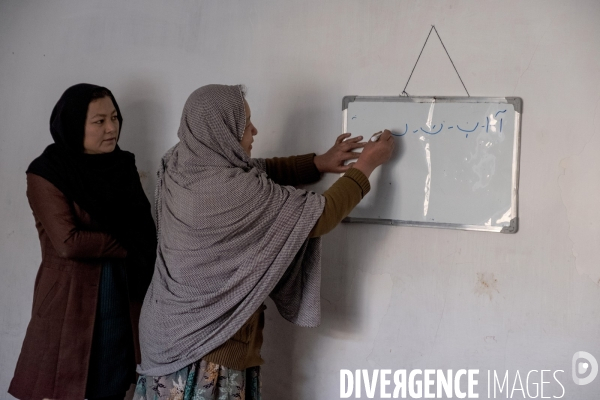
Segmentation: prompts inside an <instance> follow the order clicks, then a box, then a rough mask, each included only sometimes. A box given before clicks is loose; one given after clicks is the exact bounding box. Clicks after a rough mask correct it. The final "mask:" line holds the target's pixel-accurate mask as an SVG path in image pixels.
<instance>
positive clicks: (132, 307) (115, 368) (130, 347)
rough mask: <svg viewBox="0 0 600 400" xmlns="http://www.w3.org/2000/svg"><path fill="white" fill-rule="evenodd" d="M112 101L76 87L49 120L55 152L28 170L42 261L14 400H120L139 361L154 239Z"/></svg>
mask: <svg viewBox="0 0 600 400" xmlns="http://www.w3.org/2000/svg"><path fill="white" fill-rule="evenodd" d="M122 121H123V119H122V117H121V112H120V110H119V106H118V105H117V102H116V101H115V98H114V96H113V95H112V93H111V92H110V91H109V90H108V89H106V88H104V87H100V86H95V85H89V84H79V85H75V86H72V87H70V88H69V89H67V90H66V91H65V93H64V94H63V95H62V97H61V98H60V100H59V101H58V103H57V104H56V106H55V107H54V110H53V111H52V116H51V117H50V131H51V133H52V138H53V139H54V144H51V145H50V146H48V147H47V148H46V149H45V150H44V152H43V153H42V155H41V156H39V157H38V158H36V159H35V160H34V161H33V162H32V163H31V165H30V166H29V168H28V169H27V198H28V200H29V204H30V206H31V209H32V211H33V216H34V218H35V223H36V228H37V230H38V234H39V238H40V244H41V250H42V262H41V265H40V268H39V271H38V274H37V277H36V281H35V287H34V294H33V310H32V316H31V321H30V323H29V326H28V328H27V333H26V335H25V340H24V342H23V347H22V350H21V355H20V357H19V360H18V363H17V367H16V371H15V376H14V378H13V380H12V382H11V385H10V388H9V393H11V394H12V395H13V396H15V397H17V398H19V399H43V398H48V399H84V398H88V399H99V398H102V399H113V398H115V399H117V398H118V399H122V398H123V396H124V394H125V391H126V390H127V389H128V388H129V385H130V383H132V382H134V381H135V365H136V362H139V350H138V349H139V345H138V339H137V321H138V318H139V309H140V307H141V302H142V301H143V297H144V294H145V292H146V289H147V287H148V284H149V282H150V280H151V277H152V271H153V268H154V260H155V257H156V230H155V227H154V221H153V220H152V216H151V212H150V203H149V202H148V199H147V198H146V195H145V194H144V192H143V189H142V186H141V183H140V179H139V175H138V173H137V169H136V166H135V158H134V156H133V154H132V153H129V152H127V151H123V150H121V149H120V148H119V146H117V141H118V139H119V134H120V131H121V126H122Z"/></svg>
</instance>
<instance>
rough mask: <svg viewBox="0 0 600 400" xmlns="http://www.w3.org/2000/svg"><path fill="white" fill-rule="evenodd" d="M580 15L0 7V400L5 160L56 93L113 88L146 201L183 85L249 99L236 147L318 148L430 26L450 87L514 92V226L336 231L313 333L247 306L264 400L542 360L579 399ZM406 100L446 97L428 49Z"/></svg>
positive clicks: (282, 6) (259, 151) (8, 360)
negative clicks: (388, 378) (356, 372)
mask: <svg viewBox="0 0 600 400" xmlns="http://www.w3.org/2000/svg"><path fill="white" fill-rule="evenodd" d="M599 19H600V2H598V0H587V1H585V0H577V1H569V2H565V1H549V0H536V1H519V0H510V1H480V0H470V1H460V0H448V1H434V0H423V1H416V0H411V1H400V0H395V1H376V2H375V1H357V0H356V1H342V0H337V1H327V2H324V1H316V0H311V1H306V0H304V1H282V0H272V1H229V0H227V1H212V2H209V1H193V0H173V1H159V0H143V1H142V0H132V1H126V2H125V1H118V0H110V1H108V0H103V1H85V2H82V1H79V0H62V1H43V2H41V1H25V0H10V1H9V0H3V1H2V2H0V221H1V222H0V257H1V258H0V263H1V264H0V274H1V278H0V399H9V398H11V397H10V396H9V395H8V394H6V393H4V392H5V390H6V389H7V387H8V384H9V382H10V379H11V378H12V373H13V370H14V366H15V363H16V360H17V357H18V355H19V351H20V346H21V343H22V340H23V336H24V333H25V329H26V327H27V323H28V320H29V315H30V309H31V301H32V290H33V283H34V278H35V274H36V271H37V268H38V265H39V261H40V250H39V244H38V239H37V233H36V230H35V228H34V223H33V218H32V216H31V212H30V209H29V206H28V204H27V199H26V197H25V169H26V168H27V166H28V164H29V162H30V161H31V160H33V159H34V158H35V157H36V156H38V155H39V154H40V153H41V152H42V150H43V149H44V147H45V146H46V145H47V144H49V143H50V142H51V137H50V134H49V131H48V119H49V116H50V112H51V110H52V107H53V106H54V104H55V102H56V101H57V99H58V98H59V96H60V95H61V93H62V92H63V91H64V90H65V89H66V88H67V87H68V86H70V85H72V84H75V83H79V82H90V83H96V84H100V85H104V86H107V87H109V88H110V89H111V90H112V91H113V93H114V94H115V96H116V98H117V100H118V101H119V104H120V106H121V109H122V112H123V115H124V119H125V121H124V127H123V132H122V140H121V142H120V144H121V146H122V147H123V148H125V149H127V150H130V151H133V152H134V153H135V154H136V157H137V165H138V169H139V170H140V171H141V172H142V173H143V181H144V187H145V189H146V192H147V194H148V195H149V197H150V198H151V199H152V195H153V185H154V179H155V178H154V171H155V170H156V168H157V165H158V161H159V159H160V156H161V155H162V153H163V152H164V151H165V150H166V149H167V148H168V147H170V146H171V145H172V144H174V143H175V142H176V140H177V137H176V132H177V128H178V123H179V117H180V113H181V110H182V107H183V104H184V101H185V99H186V98H187V96H188V95H189V93H191V92H192V91H193V90H194V89H196V88H197V87H199V86H201V85H204V84H208V83H226V84H234V83H245V84H246V85H248V86H249V97H248V99H249V102H250V105H251V107H252V112H253V119H254V122H255V125H256V126H257V127H258V130H259V136H258V137H257V139H256V142H255V143H256V145H255V148H254V155H255V156H259V157H270V156H275V155H291V154H302V153H307V152H323V151H325V150H326V148H315V146H314V145H313V143H314V142H316V140H315V139H316V138H317V137H321V136H322V135H328V136H330V137H331V139H332V142H333V139H334V138H335V136H337V135H338V134H339V133H340V132H341V122H342V116H341V99H342V97H343V96H344V95H348V94H357V95H397V94H400V92H401V91H402V89H403V87H404V84H405V82H406V79H407V78H408V75H409V73H410V71H411V69H412V67H413V64H414V62H415V60H416V57H417V55H418V54H419V51H420V50H421V46H422V45H423V41H424V39H425V37H426V35H427V32H428V31H429V29H430V26H431V25H432V24H435V25H436V27H437V29H438V30H439V32H440V34H441V36H442V39H443V40H444V43H445V45H446V47H447V48H448V51H449V52H450V54H451V56H452V58H453V60H454V63H455V64H456V67H457V68H458V70H459V72H460V73H461V75H462V78H463V80H464V82H465V84H466V85H467V88H468V89H469V91H470V93H471V95H474V96H520V97H522V98H523V100H524V114H523V125H522V147H521V150H522V154H521V174H520V196H519V197H520V209H519V211H520V230H519V232H518V233H517V234H515V235H502V234H490V233H476V232H462V231H451V230H437V229H424V228H420V229H419V228H403V227H386V226H365V225H362V226H358V225H341V226H339V227H338V228H336V229H335V230H334V231H333V232H332V233H330V234H329V235H327V236H326V237H325V239H324V242H323V287H322V297H323V306H322V311H323V322H322V325H321V327H319V328H317V329H301V328H297V327H295V326H293V325H291V324H289V323H287V322H285V321H283V319H282V318H281V317H279V316H278V315H277V313H276V311H275V310H274V306H273V305H272V303H268V304H269V309H268V312H267V327H266V332H265V343H264V350H263V353H264V358H265V359H266V360H267V363H266V365H265V366H264V369H263V378H264V382H263V392H264V397H265V398H266V399H282V398H286V399H323V400H325V399H334V398H339V390H340V389H339V376H340V372H339V370H340V369H342V368H345V369H351V370H353V369H356V368H364V369H369V370H372V369H382V368H390V369H392V370H395V369H409V370H410V369H414V368H436V369H437V368H440V369H446V368H452V369H454V370H457V369H460V368H472V369H480V375H479V381H480V383H479V393H480V398H486V396H487V395H486V390H485V388H486V386H485V385H486V382H487V380H486V376H485V373H486V371H487V370H488V369H493V370H498V371H499V372H504V371H505V370H510V371H511V384H512V376H514V374H515V372H516V371H517V370H519V371H520V372H521V373H523V372H527V371H529V370H532V369H536V370H540V369H549V370H557V369H561V370H564V371H565V372H564V373H562V375H559V378H560V381H561V383H562V384H563V385H564V386H565V390H566V395H565V397H564V398H566V399H578V400H584V399H596V398H598V396H599V395H600V379H596V381H594V382H592V383H591V384H590V385H587V386H577V385H575V384H574V383H573V381H572V380H571V357H572V355H573V353H574V352H575V351H578V350H585V351H588V352H590V353H592V354H594V355H596V357H599V358H600V289H599V284H600V262H599V261H600V254H599V253H600V246H599V243H600V227H599V221H600V211H599V210H600V208H599V207H598V202H599V200H600V179H599V178H598V176H599V172H600V161H599V160H600V157H598V156H597V154H598V152H599V151H600V135H598V132H599V131H600V128H599V125H600V24H598V20H599ZM407 91H408V92H409V93H410V94H414V95H463V94H464V91H463V89H462V86H461V84H460V82H459V80H458V78H457V77H456V75H455V73H454V70H453V69H452V66H451V65H450V62H449V61H448V59H447V57H446V55H445V53H444V51H443V49H442V47H441V45H440V44H439V41H437V38H436V37H432V38H430V42H429V44H428V46H427V48H426V49H425V51H424V53H423V56H422V57H421V61H420V62H419V66H418V67H417V69H416V71H415V73H414V75H413V78H412V80H411V83H410V85H409V87H408V89H407ZM334 179H335V177H327V178H326V179H325V181H324V183H323V184H321V185H318V186H317V187H318V188H319V189H322V188H324V187H326V184H328V183H330V182H331V181H332V180H334ZM523 379H524V378H523ZM550 379H551V378H550ZM549 387H550V391H549V392H547V393H546V395H548V393H550V395H552V394H554V395H560V393H561V392H560V388H558V385H556V384H555V385H550V386H549ZM552 390H554V391H552ZM364 396H365V394H364V392H363V398H364ZM520 396H521V392H516V394H515V397H516V398H520ZM376 397H377V396H376Z"/></svg>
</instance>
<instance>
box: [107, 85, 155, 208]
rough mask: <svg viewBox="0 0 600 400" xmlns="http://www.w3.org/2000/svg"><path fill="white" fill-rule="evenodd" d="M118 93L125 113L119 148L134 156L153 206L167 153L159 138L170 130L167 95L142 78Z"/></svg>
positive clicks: (120, 104) (118, 98) (143, 185)
mask: <svg viewBox="0 0 600 400" xmlns="http://www.w3.org/2000/svg"><path fill="white" fill-rule="evenodd" d="M118 93H119V94H118V97H117V101H118V102H119V106H120V107H121V111H122V113H123V131H122V132H121V138H120V139H119V146H120V147H121V148H122V149H123V150H127V151H130V152H132V153H133V154H135V161H136V165H137V169H138V173H139V175H140V180H141V182H142V187H143V188H144V191H145V193H146V196H147V197H148V200H149V201H150V203H151V204H154V186H155V184H156V170H157V168H158V163H159V162H160V157H161V156H162V153H163V152H164V151H163V150H164V149H162V148H160V147H161V146H160V142H159V140H158V139H159V138H163V137H165V135H166V132H165V130H166V129H167V128H166V123H165V120H166V107H165V104H163V103H161V99H165V98H166V96H163V95H161V93H160V90H159V89H158V87H157V86H156V85H155V84H153V82H151V81H142V80H139V79H138V80H136V79H132V80H131V81H130V82H129V83H128V84H126V85H125V86H124V87H122V88H120V90H119V91H118ZM153 208H154V207H153ZM152 213H153V214H154V209H153V210H152Z"/></svg>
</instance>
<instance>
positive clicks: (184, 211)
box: [138, 85, 325, 376]
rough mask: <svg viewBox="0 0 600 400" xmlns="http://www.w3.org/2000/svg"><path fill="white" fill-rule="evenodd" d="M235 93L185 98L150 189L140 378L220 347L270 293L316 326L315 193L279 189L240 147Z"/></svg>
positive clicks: (318, 199) (240, 110)
mask: <svg viewBox="0 0 600 400" xmlns="http://www.w3.org/2000/svg"><path fill="white" fill-rule="evenodd" d="M245 119H246V116H245V111H244V103H243V96H242V93H241V89H240V87H239V86H223V85H209V86H204V87H202V88H200V89H198V90H196V91H195V92H193V93H192V94H191V95H190V97H189V98H188V100H187V102H186V104H185V108H184V110H183V115H182V118H181V124H180V127H179V132H178V136H179V139H180V141H179V143H178V144H177V145H175V146H174V147H173V148H172V149H171V150H169V151H168V152H167V153H166V154H165V156H164V157H163V159H162V166H161V168H160V169H159V173H158V182H157V189H156V212H157V220H158V221H157V227H158V236H159V242H158V256H157V260H156V267H155V271H154V277H153V280H152V284H151V285H150V288H149V290H148V293H147V294H146V298H145V300H144V306H143V308H142V314H141V319H140V344H141V350H142V363H141V365H140V366H139V367H138V372H139V373H141V374H144V375H148V376H163V375H167V374H169V373H172V372H175V371H177V370H179V369H181V368H183V367H185V366H186V365H189V364H191V363H192V362H195V361H197V360H199V359H201V358H202V357H203V356H204V355H206V354H208V353H209V352H210V351H212V350H214V349H215V348H217V347H218V346H219V345H221V344H222V343H224V342H225V341H226V340H228V339H229V338H230V337H232V336H233V335H234V333H235V332H237V331H238V330H239V328H240V327H241V326H242V325H243V324H244V323H245V322H246V321H247V320H248V318H249V317H250V316H251V315H252V314H253V313H254V312H255V311H256V310H257V309H258V307H259V306H260V305H261V303H262V302H263V301H264V300H265V299H266V297H267V296H269V295H270V296H271V298H272V299H273V300H274V301H275V304H276V305H277V308H278V310H279V312H280V314H281V315H282V316H283V317H284V318H286V319H287V320H289V321H291V322H293V323H295V324H298V325H300V326H317V325H318V324H319V322H320V281H321V263H320V259H321V254H320V251H321V243H320V240H319V239H318V238H317V239H307V238H308V234H309V233H310V231H311V229H312V227H313V226H314V224H315V222H316V221H317V220H318V218H319V217H320V215H321V213H322V211H323V206H324V202H325V200H324V198H323V196H321V195H319V194H315V193H312V192H307V191H305V190H300V189H295V188H293V187H291V186H279V185H277V184H275V183H274V182H273V181H271V180H270V179H269V178H268V177H267V174H266V172H265V162H264V160H261V159H251V158H249V157H248V156H247V155H246V154H245V152H244V150H243V148H242V147H241V145H240V144H239V141H240V139H241V137H242V135H243V132H244V128H245Z"/></svg>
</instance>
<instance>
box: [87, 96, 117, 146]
mask: <svg viewBox="0 0 600 400" xmlns="http://www.w3.org/2000/svg"><path fill="white" fill-rule="evenodd" d="M118 138H119V120H118V119H117V110H116V109H115V106H114V104H113V102H112V100H111V98H110V97H102V98H100V99H96V100H92V101H91V102H90V105H89V106H88V112H87V117H86V120H85V136H84V137H83V152H84V153H86V154H103V153H110V152H112V151H113V150H114V149H115V146H116V145H117V139H118Z"/></svg>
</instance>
